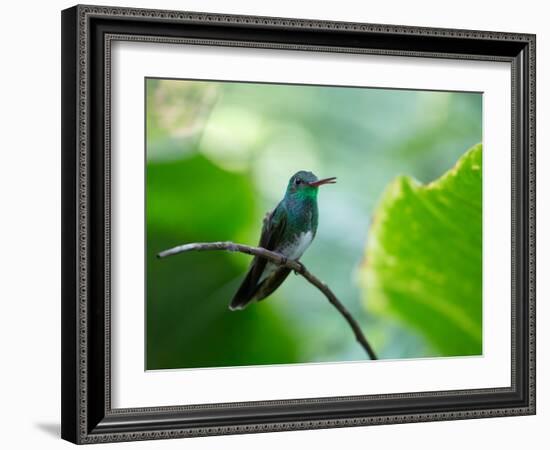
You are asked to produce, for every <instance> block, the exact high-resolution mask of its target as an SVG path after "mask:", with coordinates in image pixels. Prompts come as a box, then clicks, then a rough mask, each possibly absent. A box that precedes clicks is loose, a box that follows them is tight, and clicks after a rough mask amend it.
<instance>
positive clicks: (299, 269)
mask: <svg viewBox="0 0 550 450" xmlns="http://www.w3.org/2000/svg"><path fill="white" fill-rule="evenodd" d="M207 250H227V251H232V252H240V253H246V254H247V255H253V256H260V257H262V258H265V259H267V260H269V261H270V262H272V263H275V264H278V265H279V266H281V267H287V268H289V269H291V270H293V271H294V273H296V274H299V275H301V276H303V277H304V278H305V279H306V280H307V281H309V282H310V283H311V284H312V285H313V286H315V287H316V288H317V289H319V290H320V291H321V292H322V293H323V294H324V295H325V297H326V298H327V299H328V301H329V302H330V303H331V304H332V305H333V306H334V307H335V308H336V310H337V311H338V312H339V313H340V314H341V315H342V317H344V319H345V320H346V322H347V323H348V325H349V326H350V328H351V329H352V331H353V333H354V334H355V338H356V339H357V342H359V344H360V345H361V346H362V347H363V349H364V350H365V351H366V352H367V354H368V355H369V357H370V359H378V358H377V357H376V353H374V350H373V349H372V347H371V346H370V343H369V342H368V341H367V338H366V337H365V335H364V334H363V332H362V331H361V327H360V326H359V323H358V322H357V320H355V318H354V317H353V316H352V315H351V313H350V312H349V311H348V310H347V308H346V307H345V306H344V305H343V303H342V302H340V300H338V298H337V297H336V295H334V292H332V290H331V289H330V288H329V287H328V286H327V285H326V284H325V283H323V282H322V281H321V280H319V278H317V277H316V276H315V275H313V274H312V273H311V272H310V271H309V270H307V269H306V267H305V266H304V265H303V264H302V263H301V262H300V261H296V260H292V259H288V258H286V257H284V256H283V255H281V254H280V253H277V252H272V251H271V250H266V249H265V248H262V247H252V246H249V245H244V244H236V243H234V242H194V243H191V244H184V245H179V246H177V247H173V248H171V249H168V250H164V251H162V252H160V253H159V254H158V255H157V257H158V258H165V257H167V256H171V255H177V254H178V253H184V252H190V251H199V252H200V251H207Z"/></svg>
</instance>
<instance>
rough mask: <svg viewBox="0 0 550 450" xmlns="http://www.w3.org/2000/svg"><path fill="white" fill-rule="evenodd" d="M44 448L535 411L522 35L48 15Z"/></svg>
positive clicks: (73, 12) (529, 103) (530, 148)
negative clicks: (50, 129)
mask: <svg viewBox="0 0 550 450" xmlns="http://www.w3.org/2000/svg"><path fill="white" fill-rule="evenodd" d="M62 83H63V89H62V109H63V117H62V123H63V124H62V165H63V166H62V177H63V180H62V188H63V189H62V190H63V194H62V195H63V198H62V204H63V213H62V214H63V217H62V223H63V242H62V244H63V248H62V256H63V268H62V269H63V270H62V276H63V280H62V437H63V438H65V439H67V440H69V441H72V442H75V443H95V442H110V441H129V440H141V439H164V438H175V437H191V436H203V435H204V436H206V435H216V434H229V433H251V432H265V431H282V430H298V429H311V428H327V427H344V426H360V425H374V424H388V423H402V422H416V421H435V420H450V419H466V418H482V417H494V416H504V415H524V414H534V413H535V36H534V35H530V34H515V33H505V32H486V31H470V30H449V29H433V28H418V27H404V26H394V25H375V24H362V23H346V22H329V21H311V20H303V19H300V20H298V19H280V18H268V17H251V16H230V15H216V14H204V13H191V12H179V11H158V10H144V9H129V8H114V7H99V6H75V7H73V8H70V9H67V10H65V11H63V12H62Z"/></svg>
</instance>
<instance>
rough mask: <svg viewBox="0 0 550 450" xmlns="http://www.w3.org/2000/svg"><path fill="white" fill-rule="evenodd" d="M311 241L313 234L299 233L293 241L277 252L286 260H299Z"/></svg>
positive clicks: (309, 232) (308, 232)
mask: <svg viewBox="0 0 550 450" xmlns="http://www.w3.org/2000/svg"><path fill="white" fill-rule="evenodd" d="M312 240H313V233H312V232H311V231H307V232H305V233H300V234H299V235H298V236H297V237H296V239H295V240H294V241H291V242H290V243H288V244H287V245H285V246H284V247H283V248H281V249H280V250H279V252H280V253H282V254H283V255H284V256H286V257H287V258H288V259H300V258H301V256H302V255H303V254H304V252H305V251H306V250H307V248H308V247H309V245H310V244H311V241H312Z"/></svg>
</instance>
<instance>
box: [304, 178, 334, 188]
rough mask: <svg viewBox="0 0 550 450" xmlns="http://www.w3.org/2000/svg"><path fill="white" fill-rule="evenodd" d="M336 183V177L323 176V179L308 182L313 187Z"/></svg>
mask: <svg viewBox="0 0 550 450" xmlns="http://www.w3.org/2000/svg"><path fill="white" fill-rule="evenodd" d="M334 183H336V177H330V178H323V179H322V180H317V181H312V182H311V183H308V184H309V185H310V186H313V187H318V186H321V185H323V184H334Z"/></svg>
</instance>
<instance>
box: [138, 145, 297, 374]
mask: <svg viewBox="0 0 550 450" xmlns="http://www.w3.org/2000/svg"><path fill="white" fill-rule="evenodd" d="M221 187H223V189H221ZM147 188H148V189H147V194H148V195H147V220H148V223H147V298H148V302H147V368H148V369H165V368H173V367H210V366H232V365H240V364H249V363H250V362H251V361H253V362H254V364H267V363H270V364H273V363H276V362H280V363H288V362H296V360H297V357H296V350H295V348H296V341H297V340H298V338H297V336H296V333H294V332H293V331H292V330H289V329H288V328H287V327H286V325H285V323H284V321H283V320H282V318H281V315H280V314H279V313H278V312H277V311H276V310H274V309H273V308H270V307H269V305H268V307H267V308H249V309H247V310H245V311H242V312H241V311H240V312H238V313H230V312H229V310H228V304H229V301H230V299H231V296H232V294H233V292H234V291H235V290H236V288H237V286H238V283H239V281H240V279H241V278H242V276H243V274H244V271H245V266H246V264H247V263H248V262H249V261H250V259H249V257H247V256H245V255H231V254H228V253H221V252H212V253H193V254H184V255H178V256H175V257H172V258H169V259H166V260H159V259H157V258H156V254H157V253H158V252H159V251H161V250H163V249H166V248H169V247H173V246H175V245H178V244H181V243H183V242H197V241H211V240H236V236H238V234H239V233H240V232H242V230H243V229H247V228H248V227H249V225H250V222H251V220H252V219H253V218H254V217H255V216H254V215H253V212H254V209H253V208H252V207H251V206H252V205H254V203H255V202H254V198H253V197H252V191H253V190H252V187H251V186H250V182H249V180H248V178H247V177H246V176H243V175H237V174H232V173H228V172H225V171H223V170H221V169H219V168H218V167H216V166H214V165H213V164H212V163H210V162H209V161H208V160H207V159H205V158H204V157H202V156H200V155H196V156H194V157H192V158H189V159H185V160H180V161H177V162H150V163H149V164H148V167H147Z"/></svg>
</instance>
